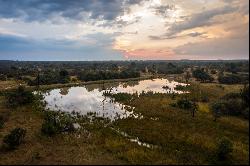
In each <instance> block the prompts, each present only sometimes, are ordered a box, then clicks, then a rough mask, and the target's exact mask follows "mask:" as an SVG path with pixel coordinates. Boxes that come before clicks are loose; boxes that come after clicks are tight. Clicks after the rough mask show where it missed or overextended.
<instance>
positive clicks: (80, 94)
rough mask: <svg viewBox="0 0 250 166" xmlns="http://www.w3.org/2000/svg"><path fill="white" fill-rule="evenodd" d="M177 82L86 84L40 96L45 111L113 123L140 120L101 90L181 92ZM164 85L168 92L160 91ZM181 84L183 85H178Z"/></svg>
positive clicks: (149, 81) (162, 80)
mask: <svg viewBox="0 0 250 166" xmlns="http://www.w3.org/2000/svg"><path fill="white" fill-rule="evenodd" d="M180 84H181V83H178V82H175V81H171V82H170V81H168V80H167V79H154V80H143V81H131V82H125V83H113V84H111V83H108V84H101V85H96V84H95V85H86V86H83V87H71V88H62V89H54V90H51V91H49V92H47V93H44V100H45V101H46V103H47V106H46V107H47V108H48V109H50V110H56V111H63V112H68V113H72V112H78V113H80V114H81V115H87V114H88V113H89V112H90V113H94V114H95V115H96V116H98V117H104V118H109V119H111V120H115V119H117V118H127V117H134V118H140V117H141V116H140V115H137V114H135V113H133V109H134V108H131V107H129V106H126V105H122V104H120V103H117V102H114V101H113V100H112V99H111V98H109V97H106V96H104V95H103V92H104V91H105V90H104V89H106V90H107V89H109V91H110V92H111V93H120V92H124V93H136V92H137V93H138V94H140V93H142V92H143V91H144V92H148V91H152V92H155V93H183V92H182V91H176V90H175V89H174V88H175V87H176V85H180ZM166 85H167V86H168V87H169V89H167V90H166V89H164V88H162V87H163V86H166ZM181 85H184V86H185V84H181Z"/></svg>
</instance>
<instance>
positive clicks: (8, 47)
mask: <svg viewBox="0 0 250 166" xmlns="http://www.w3.org/2000/svg"><path fill="white" fill-rule="evenodd" d="M112 36H114V34H102V33H97V34H89V35H86V36H83V37H81V38H79V39H78V40H69V39H63V40H56V39H43V40H37V39H32V38H27V37H19V36H14V35H6V34H0V50H1V52H0V59H11V60H15V59H20V60H60V59H63V60H111V59H115V60H118V59H122V54H121V53H120V52H118V51H116V50H112V48H111V45H112V42H113V40H112ZM89 40H92V41H93V42H94V43H89V42H87V41H89Z"/></svg>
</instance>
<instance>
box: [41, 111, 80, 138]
mask: <svg viewBox="0 0 250 166" xmlns="http://www.w3.org/2000/svg"><path fill="white" fill-rule="evenodd" d="M74 129H75V128H74V125H73V120H72V118H71V116H70V115H64V114H60V113H57V112H46V114H45V118H44V123H43V124H42V129H41V131H42V133H43V134H45V135H48V136H53V135H55V134H58V133H60V132H65V131H69V132H71V131H74Z"/></svg>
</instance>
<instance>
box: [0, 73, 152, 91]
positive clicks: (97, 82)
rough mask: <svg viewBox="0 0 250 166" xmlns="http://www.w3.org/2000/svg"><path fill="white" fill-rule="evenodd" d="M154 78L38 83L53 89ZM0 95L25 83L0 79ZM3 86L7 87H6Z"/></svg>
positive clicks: (45, 87)
mask: <svg viewBox="0 0 250 166" xmlns="http://www.w3.org/2000/svg"><path fill="white" fill-rule="evenodd" d="M151 78H155V77H154V76H143V77H138V78H128V79H112V80H98V81H88V82H75V83H67V84H51V85H40V86H39V89H40V90H49V89H55V88H64V87H74V86H84V85H91V84H105V83H113V82H129V81H139V80H145V79H151ZM0 83H1V84H0V85H2V86H0V95H1V94H3V93H4V92H9V91H13V90H14V89H16V88H17V87H18V86H19V85H20V84H23V85H25V83H23V82H17V81H12V82H11V86H7V85H9V83H10V82H9V81H0ZM1 87H2V88H1ZM4 87H8V88H7V89H6V88H4ZM26 88H27V90H29V91H34V90H37V89H38V87H37V86H27V87H26Z"/></svg>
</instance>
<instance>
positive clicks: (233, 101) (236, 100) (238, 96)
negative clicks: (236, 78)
mask: <svg viewBox="0 0 250 166" xmlns="http://www.w3.org/2000/svg"><path fill="white" fill-rule="evenodd" d="M248 100H249V86H245V87H244V89H243V90H241V92H240V93H229V94H226V95H225V96H223V97H222V98H221V99H220V100H218V101H216V102H214V103H212V104H211V106H210V107H211V110H212V111H213V114H214V117H215V119H214V121H216V119H217V118H219V117H220V116H222V115H230V116H242V117H244V118H246V119H249V104H248Z"/></svg>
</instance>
